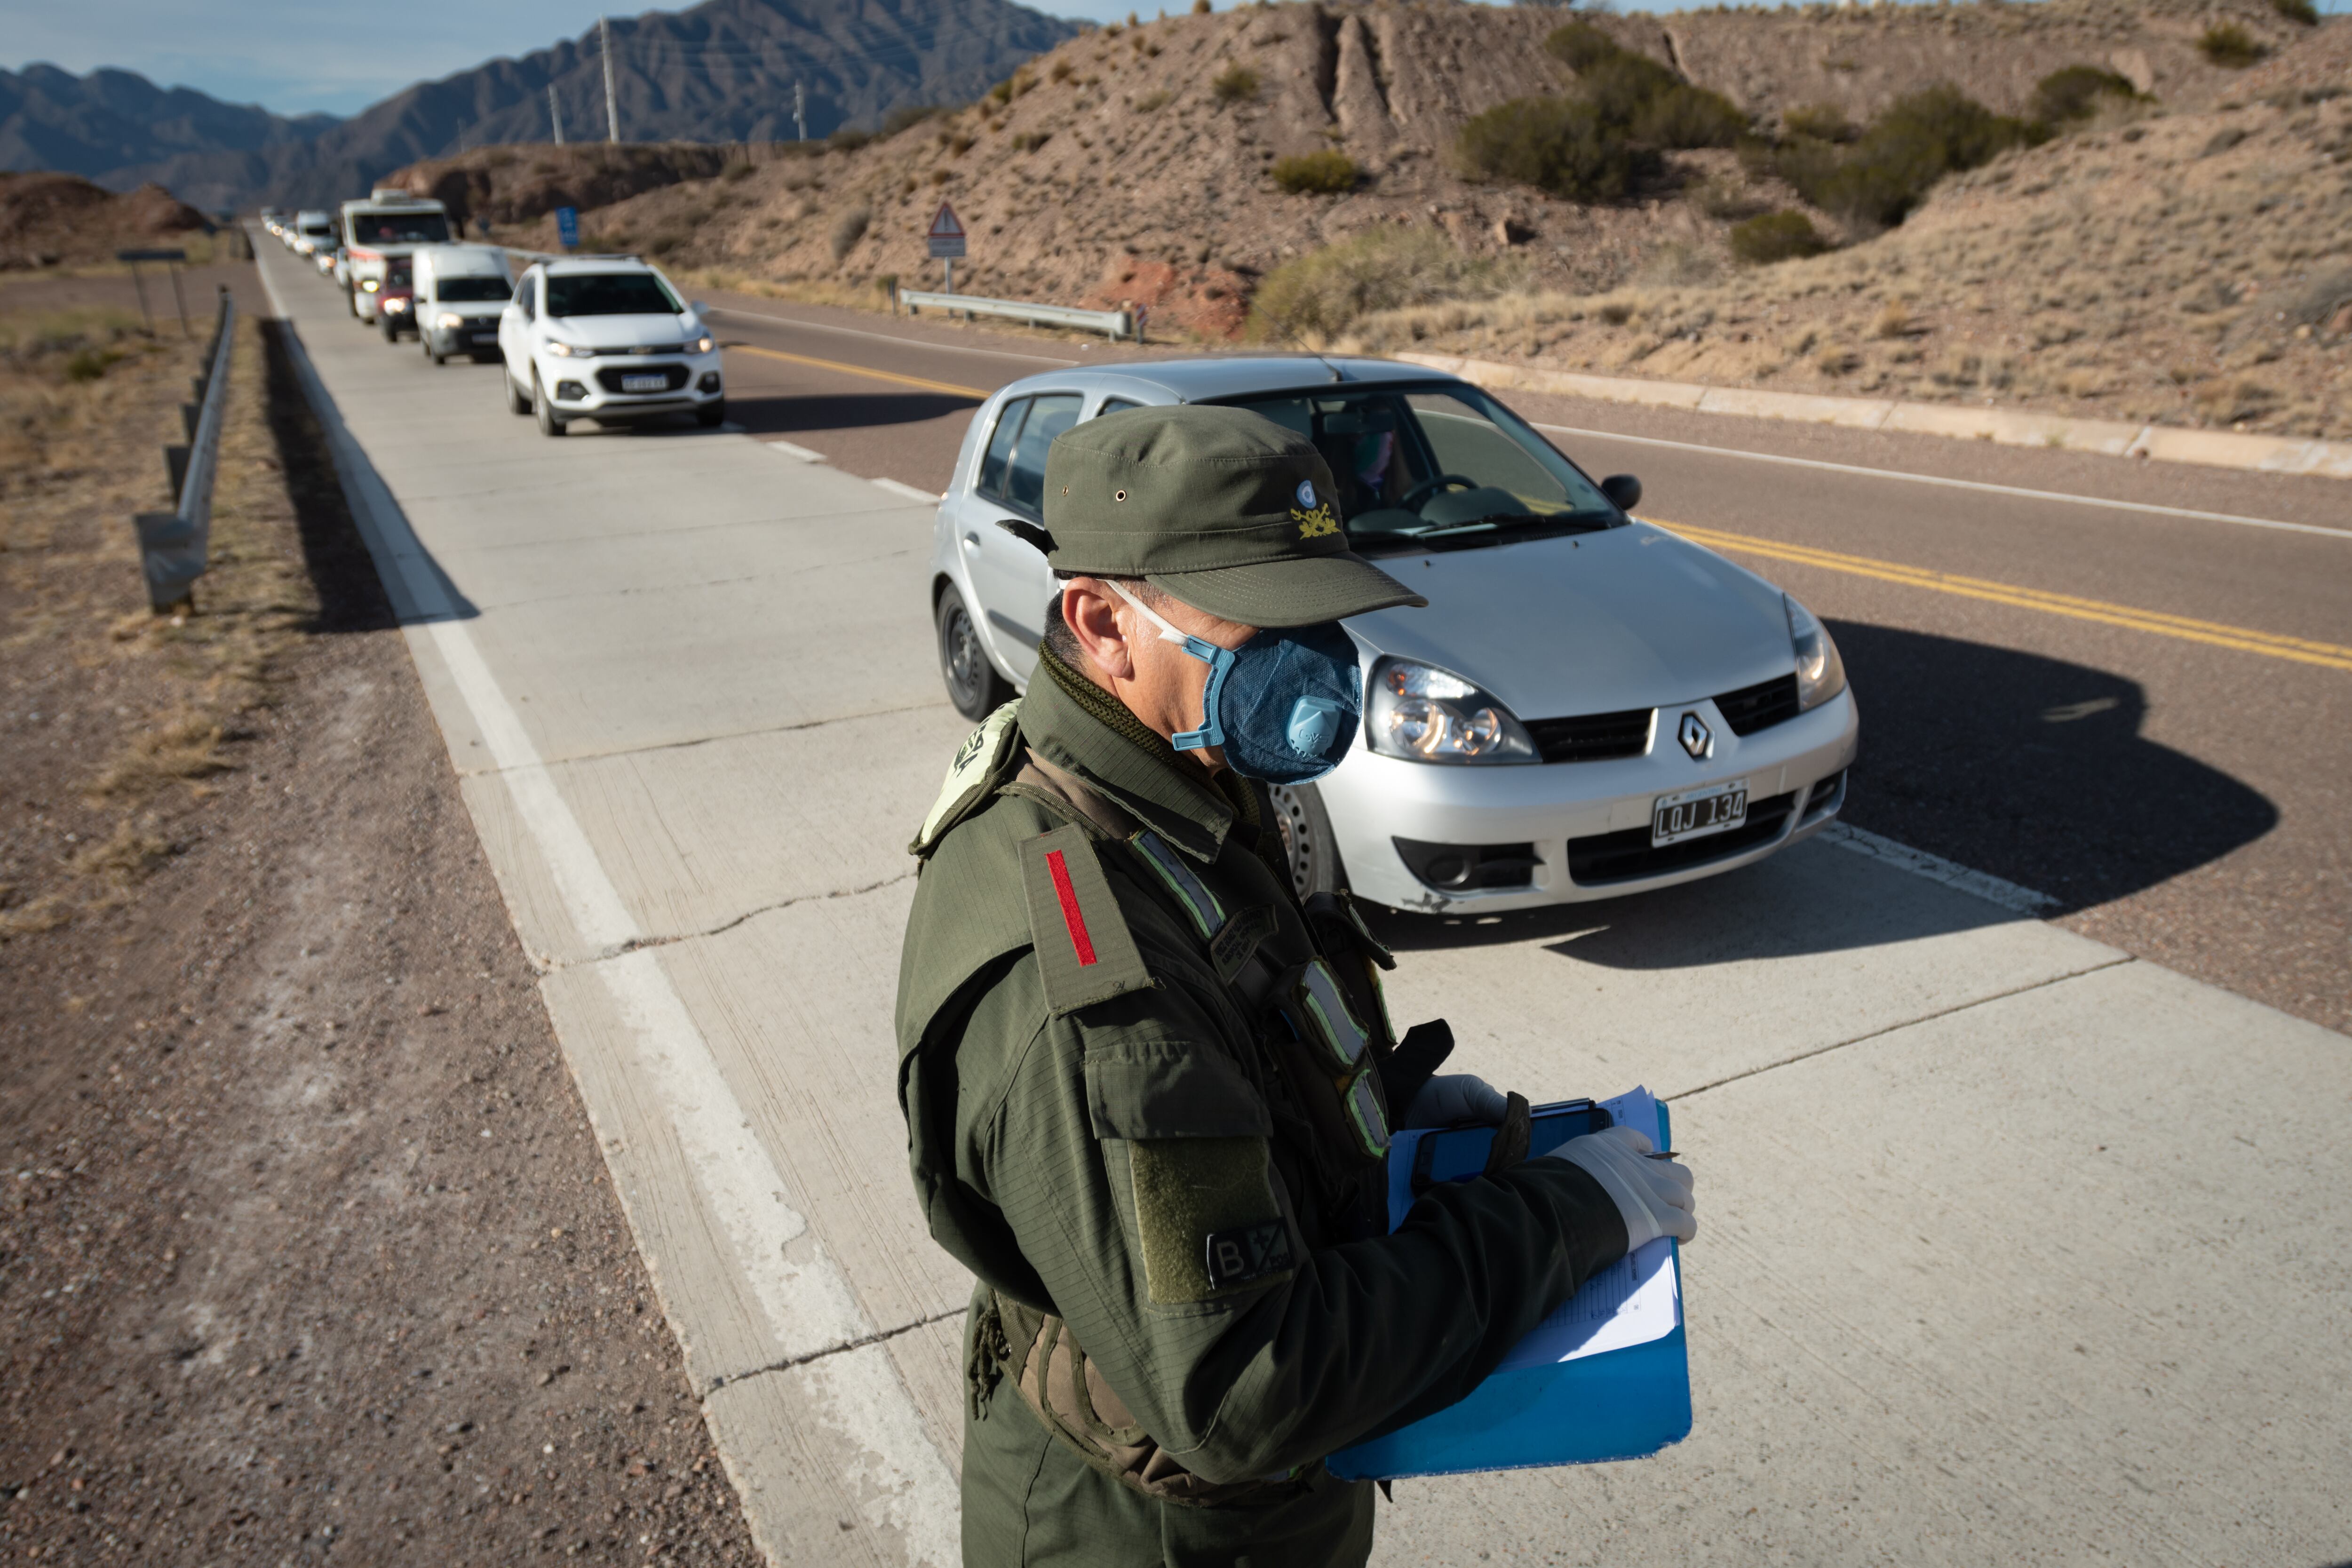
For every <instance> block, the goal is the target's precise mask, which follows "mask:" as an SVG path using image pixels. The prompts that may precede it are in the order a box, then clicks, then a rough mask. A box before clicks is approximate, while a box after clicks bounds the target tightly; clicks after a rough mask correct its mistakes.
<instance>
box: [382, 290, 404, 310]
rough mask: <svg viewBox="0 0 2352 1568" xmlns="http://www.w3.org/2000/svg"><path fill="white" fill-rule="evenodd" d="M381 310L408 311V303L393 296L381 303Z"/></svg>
mask: <svg viewBox="0 0 2352 1568" xmlns="http://www.w3.org/2000/svg"><path fill="white" fill-rule="evenodd" d="M383 308H384V309H385V310H406V309H408V301H407V300H404V299H402V298H400V297H399V296H398V295H396V294H395V295H394V296H393V297H392V298H391V299H389V300H385V301H384V302H383Z"/></svg>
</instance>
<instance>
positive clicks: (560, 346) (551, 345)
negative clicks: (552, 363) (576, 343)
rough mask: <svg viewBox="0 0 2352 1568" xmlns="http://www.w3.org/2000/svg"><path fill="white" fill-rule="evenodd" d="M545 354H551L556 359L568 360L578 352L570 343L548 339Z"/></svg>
mask: <svg viewBox="0 0 2352 1568" xmlns="http://www.w3.org/2000/svg"><path fill="white" fill-rule="evenodd" d="M547 352H548V353H551V354H553V355H554V356H555V357H556V358H557V359H570V358H571V357H572V355H573V354H575V353H579V352H580V351H579V350H578V349H575V348H573V347H572V345H571V344H570V343H567V342H562V341H560V340H558V339H555V338H550V339H548V340H547Z"/></svg>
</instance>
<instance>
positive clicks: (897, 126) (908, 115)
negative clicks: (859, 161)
mask: <svg viewBox="0 0 2352 1568" xmlns="http://www.w3.org/2000/svg"><path fill="white" fill-rule="evenodd" d="M946 112H947V110H943V109H941V108H940V106H939V105H938V104H936V103H902V104H900V105H899V106H898V108H896V109H894V110H891V111H890V112H889V113H888V114H887V115H886V116H884V117H883V120H882V134H883V135H885V136H896V135H898V133H899V132H902V131H912V130H913V129H914V128H915V127H916V126H918V125H920V124H921V123H922V122H923V121H926V120H929V118H930V117H931V116H932V115H934V114H943V113H946Z"/></svg>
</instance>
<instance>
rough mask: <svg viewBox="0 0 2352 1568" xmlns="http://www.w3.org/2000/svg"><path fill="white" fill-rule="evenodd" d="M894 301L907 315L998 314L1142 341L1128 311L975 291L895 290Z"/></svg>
mask: <svg viewBox="0 0 2352 1568" xmlns="http://www.w3.org/2000/svg"><path fill="white" fill-rule="evenodd" d="M898 303H900V304H901V305H904V306H906V307H907V314H908V315H910V316H911V315H914V314H915V313H916V312H917V311H918V310H945V311H947V312H949V313H950V315H952V314H953V313H955V312H956V311H958V310H961V311H962V312H963V313H964V314H965V315H967V316H1002V317H1004V318H1005V319H1007V320H1008V321H1026V322H1027V323H1028V324H1029V325H1031V326H1033V327H1076V329H1077V330H1078V331H1082V332H1105V333H1108V334H1109V336H1110V339H1111V341H1112V342H1118V340H1119V339H1121V338H1131V339H1133V340H1134V341H1135V342H1142V341H1143V328H1142V323H1141V322H1140V321H1139V320H1138V319H1137V316H1136V313H1135V312H1134V311H1132V310H1077V309H1075V308H1074V307H1071V306H1068V305H1040V304H1037V303H1035V302H1034V301H1032V300H983V299H982V298H981V297H980V296H979V295H977V294H926V293H919V292H917V291H915V290H913V289H900V290H898Z"/></svg>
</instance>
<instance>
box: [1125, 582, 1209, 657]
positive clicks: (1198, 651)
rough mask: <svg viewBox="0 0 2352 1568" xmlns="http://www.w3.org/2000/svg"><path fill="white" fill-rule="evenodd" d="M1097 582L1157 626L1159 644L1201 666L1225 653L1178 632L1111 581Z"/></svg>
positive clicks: (1148, 607)
mask: <svg viewBox="0 0 2352 1568" xmlns="http://www.w3.org/2000/svg"><path fill="white" fill-rule="evenodd" d="M1097 581H1099V582H1101V583H1102V584H1103V585H1104V586H1106V587H1108V589H1109V590H1110V591H1111V592H1112V593H1114V594H1117V595H1118V596H1119V597H1120V598H1122V599H1125V600H1126V601H1127V602H1128V603H1129V604H1130V605H1134V606H1135V612H1136V614H1138V615H1139V616H1143V617H1145V618H1146V619H1147V620H1149V621H1150V623H1151V624H1152V625H1153V626H1158V627H1159V628H1160V641H1161V642H1172V643H1174V644H1175V645H1176V646H1177V647H1181V648H1182V649H1183V650H1184V651H1185V652H1186V653H1189V654H1191V655H1192V657H1193V658H1197V659H1199V660H1200V661H1201V662H1202V664H1214V663H1216V662H1217V655H1219V654H1221V653H1223V652H1225V651H1226V650H1225V649H1223V648H1221V647H1218V646H1217V645H1216V644H1214V643H1213V642H1211V641H1209V640H1208V639H1207V638H1205V637H1191V636H1188V635H1187V634H1185V633H1183V632H1180V631H1178V630H1177V629H1176V628H1175V627H1174V626H1171V625H1170V624H1169V621H1168V617H1167V616H1163V615H1161V614H1160V612H1159V611H1157V610H1155V609H1153V608H1152V607H1151V606H1150V605H1147V604H1145V603H1144V602H1143V601H1142V600H1140V599H1139V598H1137V597H1136V596H1135V595H1132V594H1130V593H1129V592H1128V591H1127V590H1126V589H1125V588H1124V587H1121V586H1120V585H1119V584H1118V583H1117V582H1115V581H1113V580H1112V579H1110V578H1108V577H1104V578H1099V579H1097Z"/></svg>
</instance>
